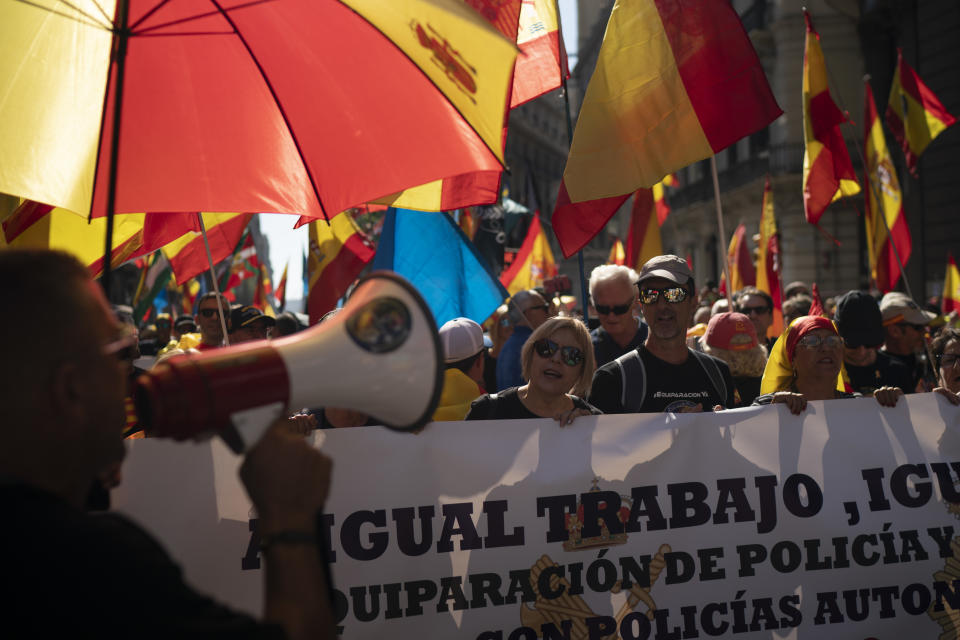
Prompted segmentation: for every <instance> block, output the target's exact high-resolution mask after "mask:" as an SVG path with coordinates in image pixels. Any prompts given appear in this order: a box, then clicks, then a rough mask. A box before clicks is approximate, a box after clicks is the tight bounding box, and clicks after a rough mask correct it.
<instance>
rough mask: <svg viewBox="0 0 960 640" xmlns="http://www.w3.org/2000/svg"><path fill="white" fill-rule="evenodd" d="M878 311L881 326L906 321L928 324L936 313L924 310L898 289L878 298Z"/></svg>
mask: <svg viewBox="0 0 960 640" xmlns="http://www.w3.org/2000/svg"><path fill="white" fill-rule="evenodd" d="M880 313H881V314H882V315H883V326H887V325H891V324H896V323H897V322H906V323H909V324H924V325H926V324H930V322H931V321H932V320H933V319H934V318H936V317H937V314H935V313H930V312H929V311H924V310H923V309H921V308H920V305H918V304H917V303H916V302H914V301H913V300H911V299H910V297H909V296H908V295H907V294H905V293H901V292H899V291H891V292H890V293H887V294H885V295H884V296H883V299H882V300H880Z"/></svg>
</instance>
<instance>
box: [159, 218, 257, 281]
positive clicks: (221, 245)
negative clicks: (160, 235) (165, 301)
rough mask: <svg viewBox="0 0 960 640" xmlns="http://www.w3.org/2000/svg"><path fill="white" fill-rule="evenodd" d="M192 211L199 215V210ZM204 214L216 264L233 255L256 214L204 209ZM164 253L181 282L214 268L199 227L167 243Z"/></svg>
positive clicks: (211, 251)
mask: <svg viewBox="0 0 960 640" xmlns="http://www.w3.org/2000/svg"><path fill="white" fill-rule="evenodd" d="M191 215H193V217H194V218H196V214H191ZM202 215H203V224H204V227H206V230H207V240H208V241H209V243H210V253H211V254H212V256H213V262H214V264H216V263H217V262H220V261H221V260H224V259H226V258H228V257H230V255H231V254H232V253H233V250H234V248H235V247H236V246H237V243H238V242H239V241H240V237H241V236H242V235H243V231H244V229H246V228H247V224H249V222H250V219H251V218H252V217H253V214H252V213H204V214H202ZM163 255H165V256H166V257H167V260H169V261H170V266H171V267H172V268H173V273H174V275H175V276H176V277H177V284H178V285H179V284H183V283H185V282H186V281H187V280H189V279H190V278H193V277H196V276H197V275H199V274H201V273H203V272H204V271H208V270H209V269H210V261H209V259H208V258H207V249H206V246H205V245H204V242H203V234H202V233H201V231H200V230H199V228H197V230H196V231H188V232H187V233H185V234H183V235H182V236H180V237H179V238H177V239H176V240H174V241H173V242H171V243H169V244H166V245H164V246H163Z"/></svg>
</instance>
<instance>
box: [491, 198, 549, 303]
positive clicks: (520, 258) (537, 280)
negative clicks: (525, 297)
mask: <svg viewBox="0 0 960 640" xmlns="http://www.w3.org/2000/svg"><path fill="white" fill-rule="evenodd" d="M555 275H557V263H556V261H555V260H554V259H553V251H552V250H551V249H550V242H549V241H547V235H546V234H545V233H544V232H543V227H542V226H541V225H540V215H539V212H537V211H534V213H533V219H532V220H531V221H530V228H529V229H527V237H526V238H524V239H523V244H522V245H520V251H518V252H517V256H516V257H515V258H514V259H513V262H512V263H511V264H510V266H509V267H508V268H507V270H506V271H504V272H503V273H501V274H500V283H501V284H502V285H503V286H504V287H506V288H507V291H509V292H510V295H511V296H512V295H513V294H515V293H517V292H518V291H523V290H525V289H532V288H534V287H539V286H541V285H543V281H544V280H546V279H548V278H552V277H554V276H555Z"/></svg>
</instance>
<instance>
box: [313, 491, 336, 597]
mask: <svg viewBox="0 0 960 640" xmlns="http://www.w3.org/2000/svg"><path fill="white" fill-rule="evenodd" d="M324 530H325V529H324V526H323V509H317V528H316V531H317V557H318V558H319V560H320V566H322V567H323V578H324V580H326V581H327V596H328V597H329V598H330V607H331V611H333V612H334V614H335V613H336V611H337V599H336V598H334V597H333V574H332V572H331V571H330V556H329V555H327V542H326V540H324V539H323V538H324V536H323V532H324Z"/></svg>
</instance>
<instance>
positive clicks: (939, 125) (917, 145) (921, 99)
mask: <svg viewBox="0 0 960 640" xmlns="http://www.w3.org/2000/svg"><path fill="white" fill-rule="evenodd" d="M886 119H887V126H889V127H890V131H892V132H893V135H894V137H895V138H896V139H897V142H899V143H900V146H901V147H903V153H904V155H905V156H906V157H907V168H908V169H909V170H910V173H912V174H913V175H914V176H916V175H917V164H918V161H919V159H920V154H922V153H923V152H924V151H925V150H926V148H927V147H928V146H929V145H930V143H931V142H933V139H934V138H936V137H937V136H938V135H940V134H941V133H942V132H943V130H944V129H946V128H947V127H949V126H950V125H952V124H953V123H955V122H956V121H957V120H956V118H954V117H953V116H952V115H950V113H949V112H948V111H947V110H946V108H945V107H944V106H943V104H942V103H941V102H940V99H939V98H937V96H936V94H935V93H934V92H933V91H931V90H930V87H928V86H927V85H926V84H924V83H923V80H921V79H920V76H918V75H917V72H916V71H914V70H913V67H911V66H910V65H909V64H907V62H906V60H904V59H903V51H902V50H901V49H900V48H899V47H898V48H897V69H896V71H895V72H894V74H893V85H892V86H891V87H890V100H889V101H888V102H887V113H886Z"/></svg>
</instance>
